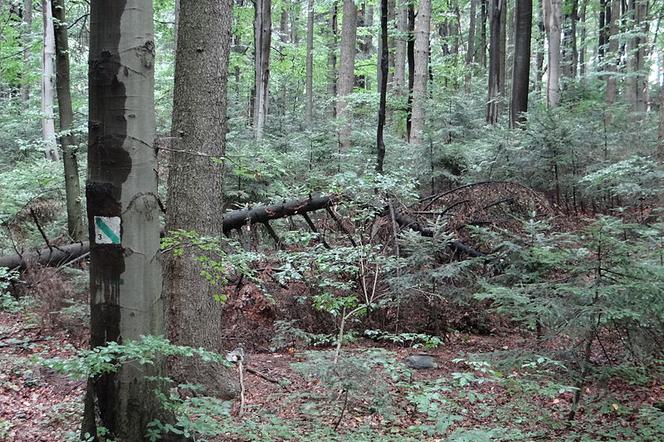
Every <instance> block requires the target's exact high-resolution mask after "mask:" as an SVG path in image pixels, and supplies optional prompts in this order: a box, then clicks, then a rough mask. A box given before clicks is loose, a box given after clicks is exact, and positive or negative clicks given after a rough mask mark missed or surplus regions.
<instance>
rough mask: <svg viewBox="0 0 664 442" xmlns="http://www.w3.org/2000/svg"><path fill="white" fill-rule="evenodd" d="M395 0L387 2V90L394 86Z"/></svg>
mask: <svg viewBox="0 0 664 442" xmlns="http://www.w3.org/2000/svg"><path fill="white" fill-rule="evenodd" d="M396 4H397V0H387V24H388V26H389V27H390V30H389V32H388V34H387V47H388V48H389V50H388V51H387V89H388V90H389V89H390V88H392V86H393V85H394V25H395V24H396V18H397V17H396Z"/></svg>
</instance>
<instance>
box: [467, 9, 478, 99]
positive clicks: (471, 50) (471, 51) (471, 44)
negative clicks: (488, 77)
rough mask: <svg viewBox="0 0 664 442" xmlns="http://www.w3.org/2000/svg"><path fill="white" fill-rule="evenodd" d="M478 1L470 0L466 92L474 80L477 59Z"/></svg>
mask: <svg viewBox="0 0 664 442" xmlns="http://www.w3.org/2000/svg"><path fill="white" fill-rule="evenodd" d="M476 9H477V0H470V11H469V14H470V19H469V20H470V22H469V24H468V46H467V48H466V58H465V62H466V70H467V73H466V78H465V84H466V90H469V88H470V80H471V79H472V75H471V72H472V66H473V61H474V59H475V27H476V24H475V23H476V16H477V12H476Z"/></svg>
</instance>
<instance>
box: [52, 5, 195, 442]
mask: <svg viewBox="0 0 664 442" xmlns="http://www.w3.org/2000/svg"><path fill="white" fill-rule="evenodd" d="M49 10H50V9H49ZM154 49H155V44H154V33H153V24H152V1H150V0H124V1H107V2H102V1H93V2H91V4H90V61H89V67H90V68H89V69H90V70H89V109H90V114H89V127H88V182H87V185H86V194H87V211H88V226H89V234H90V325H91V336H90V344H91V346H92V347H93V348H94V347H97V346H102V345H106V344H108V343H110V342H118V343H127V342H129V341H132V340H137V339H139V338H140V337H141V336H146V335H163V334H164V328H163V306H162V303H161V274H160V273H161V272H160V266H159V258H158V254H159V203H158V196H157V175H156V173H155V169H156V167H157V161H156V152H155V150H154V148H153V144H154V135H155V116H154V92H153V90H154V55H155V54H154ZM197 344H198V343H197ZM155 375H159V369H158V368H156V367H152V366H145V365H139V364H138V363H136V362H128V363H126V364H124V365H122V366H121V367H120V370H119V371H118V372H116V373H113V374H108V375H103V376H98V377H96V378H94V379H93V380H90V381H89V383H88V391H87V394H86V400H85V413H84V415H85V417H84V421H83V432H84V433H85V432H89V433H90V434H92V435H96V429H97V427H96V423H97V422H99V424H101V425H102V426H103V427H105V428H106V430H108V431H109V432H110V434H107V435H106V438H107V439H118V440H122V441H139V440H143V438H144V436H145V432H146V427H147V425H148V423H149V422H150V421H151V420H152V419H153V418H154V417H156V414H157V413H158V411H159V405H158V401H157V399H156V397H155V395H154V388H155V385H153V383H151V382H150V381H148V376H155Z"/></svg>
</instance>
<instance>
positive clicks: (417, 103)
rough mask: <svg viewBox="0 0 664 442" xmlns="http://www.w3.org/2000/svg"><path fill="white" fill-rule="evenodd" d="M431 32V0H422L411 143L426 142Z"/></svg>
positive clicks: (418, 19) (416, 47) (416, 45)
mask: <svg viewBox="0 0 664 442" xmlns="http://www.w3.org/2000/svg"><path fill="white" fill-rule="evenodd" d="M430 32H431V0H421V1H420V7H419V10H418V11H417V18H416V19H415V75H414V81H413V114H412V117H411V129H410V143H411V144H415V145H421V144H423V143H424V126H425V112H424V109H425V106H426V102H427V83H428V81H429V33H430Z"/></svg>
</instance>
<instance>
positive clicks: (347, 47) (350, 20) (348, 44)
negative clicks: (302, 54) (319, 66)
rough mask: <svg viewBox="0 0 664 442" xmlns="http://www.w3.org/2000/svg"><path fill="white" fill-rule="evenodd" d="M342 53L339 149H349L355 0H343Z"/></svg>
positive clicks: (355, 22)
mask: <svg viewBox="0 0 664 442" xmlns="http://www.w3.org/2000/svg"><path fill="white" fill-rule="evenodd" d="M343 4H344V9H343V24H342V29H341V54H340V58H341V61H340V64H339V79H338V81H337V118H339V119H340V120H341V121H340V122H339V130H338V136H339V149H340V151H342V152H343V151H347V150H348V149H349V148H350V145H351V133H352V124H351V119H350V115H349V111H348V101H347V99H346V97H347V96H348V95H349V94H350V93H351V92H353V85H354V84H355V45H356V43H357V6H355V1H354V0H343Z"/></svg>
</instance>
